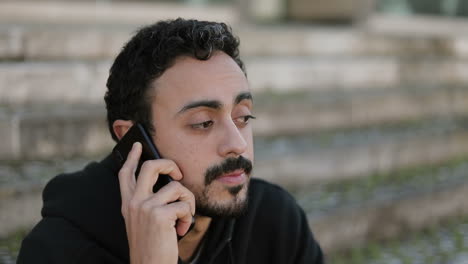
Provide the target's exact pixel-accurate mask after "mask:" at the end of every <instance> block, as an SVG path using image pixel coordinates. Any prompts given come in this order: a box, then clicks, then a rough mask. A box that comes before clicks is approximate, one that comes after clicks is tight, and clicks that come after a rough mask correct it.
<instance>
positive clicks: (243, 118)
mask: <svg viewBox="0 0 468 264" xmlns="http://www.w3.org/2000/svg"><path fill="white" fill-rule="evenodd" d="M250 119H256V117H255V116H253V115H245V116H240V117H238V118H236V119H234V122H235V123H236V124H238V125H240V126H245V125H247V124H248V123H249V120H250Z"/></svg>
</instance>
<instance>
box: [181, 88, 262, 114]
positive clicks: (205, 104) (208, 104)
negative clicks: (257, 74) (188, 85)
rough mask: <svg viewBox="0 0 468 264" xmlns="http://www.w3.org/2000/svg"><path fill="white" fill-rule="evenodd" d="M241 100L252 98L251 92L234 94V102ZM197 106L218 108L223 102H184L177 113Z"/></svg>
mask: <svg viewBox="0 0 468 264" xmlns="http://www.w3.org/2000/svg"><path fill="white" fill-rule="evenodd" d="M243 100H251V101H252V100H253V99H252V94H251V93H250V92H242V93H240V94H238V95H237V96H236V98H235V99H234V104H236V105H237V104H239V103H240V102H242V101H243ZM197 107H208V108H211V109H215V110H219V109H221V108H222V107H223V103H221V102H220V101H218V100H200V101H194V102H190V103H188V104H186V105H185V106H184V107H182V109H180V110H179V112H177V115H179V114H182V113H184V112H187V111H188V110H190V109H193V108H197Z"/></svg>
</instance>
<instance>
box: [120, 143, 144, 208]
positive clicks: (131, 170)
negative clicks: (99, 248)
mask: <svg viewBox="0 0 468 264" xmlns="http://www.w3.org/2000/svg"><path fill="white" fill-rule="evenodd" d="M141 151H142V147H141V143H139V142H135V143H134V144H133V146H132V149H131V151H130V152H129V154H128V156H127V160H126V161H125V163H124V164H123V166H122V168H121V169H120V171H119V185H120V194H121V196H122V201H128V200H130V199H131V197H132V196H133V191H132V190H133V189H134V188H135V171H136V169H137V167H138V161H139V159H140V156H141Z"/></svg>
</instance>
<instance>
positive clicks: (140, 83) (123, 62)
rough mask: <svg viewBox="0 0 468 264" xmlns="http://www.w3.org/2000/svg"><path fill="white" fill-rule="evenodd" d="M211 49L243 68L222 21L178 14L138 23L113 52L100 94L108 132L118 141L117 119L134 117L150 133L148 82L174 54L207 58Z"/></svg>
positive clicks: (234, 39) (234, 40)
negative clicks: (104, 103) (162, 19)
mask: <svg viewBox="0 0 468 264" xmlns="http://www.w3.org/2000/svg"><path fill="white" fill-rule="evenodd" d="M215 51H222V52H224V53H226V54H227V55H229V56H230V57H231V58H232V59H233V60H234V61H235V62H236V63H237V64H238V65H239V67H240V68H241V69H242V71H243V72H244V74H245V68H244V64H243V62H242V61H241V59H240V57H239V40H238V38H237V37H235V36H234V35H233V34H232V31H231V28H230V27H228V26H227V25H226V24H224V23H217V22H208V21H198V20H186V19H181V18H178V19H175V20H166V21H160V22H157V23H155V24H152V25H149V26H145V27H143V28H141V29H139V30H138V31H137V33H136V34H135V36H133V37H132V38H131V39H130V41H129V42H128V43H127V44H125V46H124V47H123V49H122V50H121V52H120V53H119V55H117V57H116V59H115V61H114V64H113V65H112V67H111V68H110V71H109V78H108V79H107V92H106V94H105V96H104V100H105V102H106V108H107V122H108V126H109V131H110V133H111V135H112V138H113V139H114V140H115V141H118V138H117V136H116V135H115V133H114V131H113V129H112V124H113V123H114V121H115V120H118V119H122V120H132V121H133V122H139V123H141V124H143V126H144V127H146V128H147V129H148V130H149V132H150V133H152V134H154V133H155V130H154V127H153V125H152V123H151V119H152V116H151V100H150V99H149V96H148V88H150V86H151V83H152V82H153V81H154V80H155V79H156V78H158V77H159V76H161V75H162V74H163V73H164V71H165V70H167V69H168V68H169V67H171V66H172V65H173V64H174V61H175V59H176V58H178V57H180V56H190V57H193V58H196V59H199V60H208V59H209V58H210V57H211V56H212V54H213V53H214V52H215Z"/></svg>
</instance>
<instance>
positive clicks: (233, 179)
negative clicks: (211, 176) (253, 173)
mask: <svg viewBox="0 0 468 264" xmlns="http://www.w3.org/2000/svg"><path fill="white" fill-rule="evenodd" d="M246 178H247V177H246V175H245V172H244V170H236V171H234V172H231V173H228V174H223V175H221V176H220V177H218V178H217V179H216V180H218V181H220V182H223V183H226V184H241V183H243V182H244V181H245V180H246Z"/></svg>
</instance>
